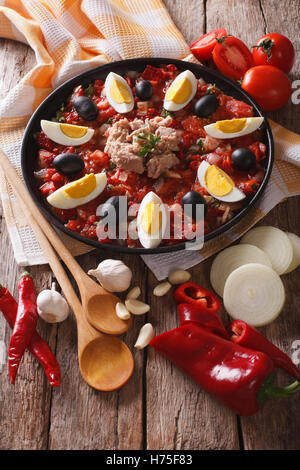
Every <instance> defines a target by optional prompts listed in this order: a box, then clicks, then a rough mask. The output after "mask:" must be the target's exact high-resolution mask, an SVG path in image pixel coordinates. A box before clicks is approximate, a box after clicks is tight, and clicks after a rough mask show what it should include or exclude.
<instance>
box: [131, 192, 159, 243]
mask: <svg viewBox="0 0 300 470" xmlns="http://www.w3.org/2000/svg"><path fill="white" fill-rule="evenodd" d="M165 223H166V214H165V209H164V206H163V203H162V200H161V199H160V198H159V197H158V196H157V195H156V194H155V193H154V192H152V191H150V192H149V193H148V194H146V196H145V197H144V199H143V200H142V202H141V205H140V208H139V212H138V216H137V230H138V236H139V240H140V242H141V244H142V245H143V247H145V248H156V247H157V246H158V245H159V244H160V242H161V240H162V237H163V233H164V227H165Z"/></svg>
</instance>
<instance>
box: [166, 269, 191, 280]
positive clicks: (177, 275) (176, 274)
mask: <svg viewBox="0 0 300 470" xmlns="http://www.w3.org/2000/svg"><path fill="white" fill-rule="evenodd" d="M191 277H192V276H191V274H190V273H189V272H188V271H185V270H184V269H176V270H175V271H172V272H171V273H170V274H169V276H168V279H169V282H170V283H171V284H182V283H183V282H187V281H189V280H190V279H191Z"/></svg>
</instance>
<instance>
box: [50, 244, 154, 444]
mask: <svg viewBox="0 0 300 470" xmlns="http://www.w3.org/2000/svg"><path fill="white" fill-rule="evenodd" d="M105 258H117V259H122V260H123V261H124V263H126V264H127V265H129V266H130V267H131V269H132V271H133V273H134V277H133V282H132V285H133V286H134V285H139V286H140V287H141V289H142V291H143V298H145V279H146V268H145V267H144V264H143V263H142V261H141V259H140V258H139V257H136V256H132V255H123V256H122V255H118V254H114V253H110V252H105V251H99V252H93V253H90V254H88V255H84V256H82V257H81V258H80V263H81V265H82V266H83V268H84V269H85V270H86V271H87V270H88V269H93V268H94V267H96V266H97V265H98V263H99V262H100V261H102V260H103V259H105ZM120 297H121V298H124V295H122V296H121V295H120ZM143 322H144V319H143V318H141V317H134V318H133V323H132V326H131V327H130V329H129V331H128V332H127V333H126V334H125V335H124V341H125V342H126V344H127V345H128V346H129V347H130V349H131V350H132V351H133V354H134V358H135V370H134V374H133V377H132V378H131V380H130V381H129V383H128V384H126V385H125V387H124V388H122V389H121V390H120V391H116V392H113V393H101V392H96V391H95V390H92V389H91V388H89V387H88V386H87V385H86V384H85V383H84V382H83V380H82V379H81V377H80V373H79V370H78V364H77V346H76V326H75V321H74V318H73V317H70V318H69V319H68V320H67V321H66V322H64V323H62V324H61V326H60V329H59V332H58V339H57V348H56V350H57V358H58V360H59V362H60V364H61V367H62V378H63V381H62V386H61V387H60V388H59V389H58V390H55V392H54V393H53V401H52V409H51V426H50V441H49V448H50V449H140V448H142V443H143V428H142V426H143V423H142V416H143V403H142V387H143V352H140V351H137V350H135V349H134V348H133V345H134V343H135V340H136V337H137V334H138V331H139V329H140V328H141V326H142V325H143Z"/></svg>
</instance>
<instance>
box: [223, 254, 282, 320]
mask: <svg viewBox="0 0 300 470" xmlns="http://www.w3.org/2000/svg"><path fill="white" fill-rule="evenodd" d="M223 300H224V306H225V309H226V310H227V312H228V313H229V315H230V316H231V317H232V318H234V319H236V320H244V321H245V322H247V323H249V325H252V326H263V325H267V324H268V323H271V322H272V321H273V320H275V318H276V317H277V316H278V315H279V313H280V312H281V310H282V308H283V305H284V301H285V291H284V287H283V284H282V281H281V279H280V277H279V276H278V274H277V273H276V272H275V271H274V270H273V269H272V268H269V267H268V266H264V265H262V264H258V263H250V264H244V266H240V267H239V268H237V269H235V270H234V271H233V272H232V273H231V274H230V275H229V276H228V278H227V281H226V283H225V287H224V299H223Z"/></svg>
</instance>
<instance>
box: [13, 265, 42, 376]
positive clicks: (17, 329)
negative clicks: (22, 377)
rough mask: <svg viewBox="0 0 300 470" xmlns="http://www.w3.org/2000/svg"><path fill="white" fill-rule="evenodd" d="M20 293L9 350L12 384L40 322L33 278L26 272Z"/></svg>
mask: <svg viewBox="0 0 300 470" xmlns="http://www.w3.org/2000/svg"><path fill="white" fill-rule="evenodd" d="M18 291H19V303H18V310H17V317H16V321H15V324H14V327H13V332H12V335H11V338H10V343H9V350H8V365H9V377H10V381H11V383H15V379H16V375H17V372H18V368H19V365H20V362H21V359H22V357H23V354H24V352H25V350H26V349H27V347H28V346H29V343H30V340H31V338H32V335H33V333H34V332H35V329H36V325H37V321H38V312H37V305H36V292H35V288H34V284H33V280H32V277H31V276H30V275H29V274H28V273H27V272H24V273H23V274H22V275H21V277H20V279H19V283H18Z"/></svg>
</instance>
